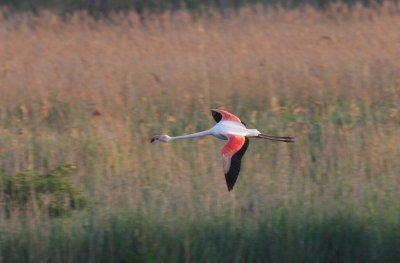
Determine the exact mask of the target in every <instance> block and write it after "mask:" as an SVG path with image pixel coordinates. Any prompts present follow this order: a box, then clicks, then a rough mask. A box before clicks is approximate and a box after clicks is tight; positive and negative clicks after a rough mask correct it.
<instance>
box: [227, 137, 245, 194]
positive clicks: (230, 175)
mask: <svg viewBox="0 0 400 263" xmlns="http://www.w3.org/2000/svg"><path fill="white" fill-rule="evenodd" d="M247 147H249V138H247V137H245V141H244V144H243V146H242V148H240V150H239V151H238V152H236V153H235V154H234V155H233V156H232V159H231V167H230V168H229V170H228V172H227V173H226V174H225V179H226V185H227V186H228V190H229V191H231V190H232V189H233V186H234V185H235V183H236V180H237V178H238V176H239V172H240V165H241V162H242V157H243V155H244V154H245V152H246V150H247Z"/></svg>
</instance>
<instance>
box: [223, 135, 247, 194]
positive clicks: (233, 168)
mask: <svg viewBox="0 0 400 263" xmlns="http://www.w3.org/2000/svg"><path fill="white" fill-rule="evenodd" d="M227 137H228V142H227V143H226V144H225V145H224V147H223V148H222V151H221V153H222V158H223V161H224V173H225V179H226V185H227V186H228V191H231V190H232V189H233V186H234V185H235V183H236V180H237V178H238V176H239V172H240V165H241V161H242V157H243V155H244V153H245V152H246V150H247V147H248V146H249V139H248V138H247V137H245V136H241V135H228V136H227Z"/></svg>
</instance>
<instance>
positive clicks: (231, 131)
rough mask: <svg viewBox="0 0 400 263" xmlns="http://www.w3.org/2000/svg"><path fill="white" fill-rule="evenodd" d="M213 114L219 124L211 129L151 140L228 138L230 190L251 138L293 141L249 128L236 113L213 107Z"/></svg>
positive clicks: (226, 162)
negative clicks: (203, 137) (207, 137)
mask: <svg viewBox="0 0 400 263" xmlns="http://www.w3.org/2000/svg"><path fill="white" fill-rule="evenodd" d="M211 113H212V116H213V118H214V120H215V121H216V122H217V124H215V125H214V127H212V128H211V129H208V130H206V131H202V132H197V133H193V134H187V135H181V136H174V137H171V136H169V135H154V136H153V137H152V138H151V142H154V141H157V140H158V141H162V142H169V141H174V140H179V139H186V138H196V137H202V136H207V135H213V136H215V137H217V138H218V139H221V140H228V142H227V143H226V144H225V145H224V147H223V148H222V149H221V155H222V160H223V169H224V174H225V179H226V184H227V187H228V191H231V190H232V189H233V186H234V185H235V183H236V180H237V178H238V176H239V172H240V167H241V161H242V157H243V155H244V154H245V152H246V150H247V148H248V146H249V138H250V137H254V138H262V139H268V140H273V141H283V142H293V141H294V138H293V137H281V136H271V135H266V134H262V133H261V132H260V131H258V130H257V129H247V128H246V125H245V124H244V123H243V122H242V121H241V120H240V119H239V117H237V116H235V115H234V114H232V113H230V112H228V111H225V110H221V109H212V110H211Z"/></svg>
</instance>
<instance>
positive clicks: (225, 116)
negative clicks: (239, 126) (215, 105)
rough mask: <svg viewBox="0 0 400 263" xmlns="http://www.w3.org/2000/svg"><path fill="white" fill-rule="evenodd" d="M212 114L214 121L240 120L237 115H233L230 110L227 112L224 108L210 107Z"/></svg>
mask: <svg viewBox="0 0 400 263" xmlns="http://www.w3.org/2000/svg"><path fill="white" fill-rule="evenodd" d="M211 113H212V116H213V118H214V120H215V121H216V122H220V121H221V120H222V121H228V120H229V121H237V122H241V121H240V119H239V117H237V116H235V115H233V114H232V113H230V112H227V111H226V110H220V109H212V110H211Z"/></svg>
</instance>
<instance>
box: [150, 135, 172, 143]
mask: <svg viewBox="0 0 400 263" xmlns="http://www.w3.org/2000/svg"><path fill="white" fill-rule="evenodd" d="M170 140H171V137H170V136H168V135H166V134H162V135H154V136H153V137H151V140H150V142H154V141H162V142H169V141H170Z"/></svg>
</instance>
